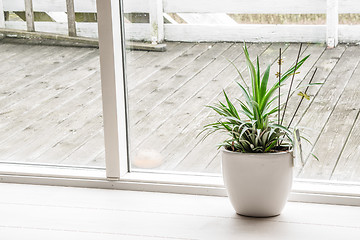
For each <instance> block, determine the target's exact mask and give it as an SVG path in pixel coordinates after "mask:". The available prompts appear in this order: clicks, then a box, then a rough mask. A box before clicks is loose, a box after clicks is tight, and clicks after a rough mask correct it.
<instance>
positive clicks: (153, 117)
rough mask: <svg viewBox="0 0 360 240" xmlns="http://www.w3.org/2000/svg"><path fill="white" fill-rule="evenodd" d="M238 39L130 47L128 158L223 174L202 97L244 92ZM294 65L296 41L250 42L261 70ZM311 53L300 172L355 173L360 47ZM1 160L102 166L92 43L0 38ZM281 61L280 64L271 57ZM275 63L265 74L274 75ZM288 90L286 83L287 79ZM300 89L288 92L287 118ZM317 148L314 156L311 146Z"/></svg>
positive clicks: (300, 118)
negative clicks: (206, 128) (239, 83)
mask: <svg viewBox="0 0 360 240" xmlns="http://www.w3.org/2000/svg"><path fill="white" fill-rule="evenodd" d="M241 47H242V44H233V43H167V51H166V52H145V51H131V52H128V53H127V69H128V77H127V83H128V95H129V119H130V121H129V122H130V139H131V141H130V142H131V145H130V148H131V158H132V159H133V163H134V166H133V167H135V168H136V167H137V168H141V167H144V168H145V167H147V168H149V167H150V168H151V167H155V169H157V170H163V171H193V172H205V173H220V156H219V152H218V151H217V147H216V144H217V143H218V142H219V139H221V137H219V136H212V137H211V138H208V139H207V140H206V141H204V142H200V138H196V136H197V134H198V133H199V131H201V129H202V128H201V127H202V126H203V125H204V124H206V123H208V122H210V121H211V120H213V119H214V116H213V115H212V113H211V112H210V111H209V109H207V108H206V107H205V105H208V104H212V103H215V102H216V101H217V100H218V99H219V100H221V99H222V95H221V91H222V89H225V90H226V92H227V93H228V95H230V96H231V97H238V96H240V93H239V91H238V88H237V87H236V86H235V83H234V80H236V79H237V73H236V71H235V70H234V68H233V66H231V64H230V63H229V61H228V60H231V61H234V62H235V64H236V65H237V66H238V68H239V69H240V70H241V71H243V75H244V76H245V77H246V76H247V72H246V71H244V70H245V62H244V56H243V54H242V50H241ZM279 48H281V49H282V51H283V59H284V68H288V67H289V66H290V65H292V64H294V62H295V60H296V55H297V52H298V49H299V44H286V43H274V44H249V52H250V55H251V56H252V58H253V59H255V57H256V56H257V55H259V57H260V61H261V63H260V66H261V67H262V69H264V68H265V67H266V65H268V64H275V65H277V64H276V60H277V57H278V51H279ZM302 49H303V53H302V55H303V56H305V55H307V54H311V57H310V58H309V59H308V61H306V62H305V64H304V65H303V67H302V68H301V70H300V73H299V74H297V75H296V78H295V81H296V85H302V84H306V83H307V82H308V81H309V79H310V76H311V75H312V73H313V71H314V70H315V68H317V69H318V70H317V73H316V76H315V79H314V81H316V82H324V84H323V85H321V86H316V87H313V88H311V89H310V90H309V93H310V97H311V99H310V101H304V102H303V104H302V105H301V107H300V111H299V114H298V115H297V116H296V117H295V121H294V123H296V124H297V125H298V126H299V127H304V129H303V132H304V133H305V134H308V135H309V136H307V137H308V138H309V139H310V140H311V141H312V142H313V146H311V145H309V144H307V143H306V142H304V143H303V148H304V153H305V156H306V160H307V161H306V164H305V166H304V167H302V166H301V165H300V164H299V163H297V167H296V174H297V176H298V177H300V178H311V179H322V180H329V179H331V180H340V181H360V161H359V158H360V143H359V142H360V119H359V112H360V89H359V87H358V86H359V85H360V66H358V65H359V61H360V58H359V56H360V47H359V46H351V45H339V46H338V47H337V48H335V49H331V50H326V49H325V46H324V45H319V44H309V45H308V44H306V45H303V48H302ZM0 56H1V58H2V66H1V67H0V81H1V85H0V109H1V111H0V118H1V122H0V126H1V128H0V136H1V138H0V152H1V154H0V160H1V161H11V162H28V163H33V162H41V163H47V164H65V165H82V166H83V165H85V166H99V167H102V166H104V165H105V161H104V144H103V132H102V124H103V123H102V108H101V89H100V76H99V59H98V58H99V57H98V50H96V49H86V48H70V47H54V46H29V45H14V44H10V43H2V44H1V43H0ZM275 68H277V66H275ZM275 72H276V71H275V70H273V72H272V73H271V76H273V77H272V81H274V79H275ZM283 89H284V92H285V90H286V87H284V88H283ZM299 100H300V97H299V96H297V95H296V94H295V95H294V96H292V97H291V99H290V102H289V105H288V110H287V115H288V116H287V118H286V119H289V117H290V115H291V114H292V113H293V112H294V110H295V108H296V106H297V103H298V101H299ZM311 151H313V152H314V153H315V154H316V156H317V157H318V158H319V161H316V160H315V159H314V158H313V157H312V156H311V155H310V154H309V153H310V152H311Z"/></svg>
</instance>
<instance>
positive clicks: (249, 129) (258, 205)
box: [201, 44, 316, 217]
mask: <svg viewBox="0 0 360 240" xmlns="http://www.w3.org/2000/svg"><path fill="white" fill-rule="evenodd" d="M243 50H244V55H245V61H246V64H247V68H248V70H249V73H250V74H249V75H250V80H251V85H250V84H249V85H250V86H248V85H247V83H246V81H245V79H244V78H243V77H242V75H241V73H240V71H239V70H238V69H237V68H236V67H235V68H236V70H237V71H238V74H239V76H240V79H241V82H237V85H238V87H239V88H240V91H241V95H242V96H241V99H236V102H237V104H238V105H239V107H238V108H236V107H235V104H233V101H231V100H230V99H229V97H228V96H227V94H226V92H225V91H223V94H224V97H225V102H221V101H219V103H218V104H215V105H213V106H208V107H210V108H211V109H212V110H214V111H215V112H216V114H217V115H219V116H220V119H219V120H218V121H215V122H213V123H210V124H208V125H206V126H204V129H203V131H202V132H201V133H206V134H204V138H206V137H207V136H209V135H211V134H212V133H215V132H218V131H220V132H224V133H226V134H227V135H228V138H227V139H226V140H225V141H224V142H222V143H220V144H219V147H220V148H221V153H222V172H223V178H224V183H225V187H226V189H227V192H228V196H229V199H230V201H231V203H232V206H233V207H234V209H235V211H236V212H237V213H238V214H240V215H245V216H253V217H270V216H276V215H279V214H280V213H281V211H282V209H283V207H284V206H285V203H286V201H287V198H288V195H289V192H290V190H291V186H292V180H293V166H294V164H293V160H294V152H293V150H294V148H295V146H296V145H297V144H298V143H299V140H300V136H299V131H298V130H297V129H294V128H292V127H291V126H290V124H291V122H292V119H291V121H290V124H289V125H287V126H284V124H283V120H284V115H285V111H286V105H287V103H288V99H289V96H290V94H291V93H292V92H294V91H296V90H292V89H291V88H292V83H293V81H294V75H295V74H296V73H298V72H297V70H298V69H299V68H300V67H301V65H302V64H303V63H304V62H305V61H306V59H307V58H308V57H309V56H306V57H304V58H303V59H301V60H300V61H299V56H300V53H301V45H300V49H299V53H298V57H297V60H296V63H295V65H294V66H292V67H290V69H288V70H287V71H286V72H285V73H284V74H281V63H282V60H281V49H280V56H279V61H278V63H279V72H277V73H276V82H275V83H273V85H272V86H271V87H268V83H269V78H270V65H269V66H268V67H267V68H266V70H265V72H264V74H263V76H262V75H261V73H260V67H259V58H257V60H256V66H254V65H253V63H252V62H251V60H250V56H249V52H248V49H247V47H246V44H244V47H243ZM233 65H234V64H233ZM234 66H235V65H234ZM315 72H316V70H315ZM315 72H314V75H315ZM314 75H313V76H312V78H313V77H314ZM290 77H292V80H291V84H290V89H289V92H288V93H287V98H286V102H285V103H283V104H280V87H281V86H282V85H283V83H284V81H286V80H287V79H289V78H290ZM312 78H311V80H310V82H309V84H307V88H306V90H305V91H304V93H302V92H300V93H299V95H301V96H302V99H301V101H302V100H303V98H304V97H306V98H308V96H307V95H306V91H307V89H308V86H310V85H313V84H312V83H311V81H312ZM301 101H300V103H299V104H301ZM297 109H298V108H297ZM281 110H282V111H283V113H282V114H281ZM296 111H297V110H296ZM295 114H296V112H295V113H294V115H293V116H295ZM281 115H282V117H281Z"/></svg>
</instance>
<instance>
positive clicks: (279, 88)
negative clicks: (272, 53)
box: [278, 48, 281, 124]
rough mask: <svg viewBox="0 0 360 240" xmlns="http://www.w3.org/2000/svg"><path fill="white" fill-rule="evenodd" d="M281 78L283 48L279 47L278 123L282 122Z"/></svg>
mask: <svg viewBox="0 0 360 240" xmlns="http://www.w3.org/2000/svg"><path fill="white" fill-rule="evenodd" d="M280 80H281V48H280V49H279V101H278V124H280V104H281V103H280V94H281V91H280Z"/></svg>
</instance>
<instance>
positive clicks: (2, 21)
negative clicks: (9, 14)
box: [0, 0, 5, 28]
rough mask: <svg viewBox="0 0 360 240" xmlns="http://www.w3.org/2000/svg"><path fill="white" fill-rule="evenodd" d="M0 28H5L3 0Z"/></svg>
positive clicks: (0, 10)
mask: <svg viewBox="0 0 360 240" xmlns="http://www.w3.org/2000/svg"><path fill="white" fill-rule="evenodd" d="M0 28H5V14H4V5H3V0H0Z"/></svg>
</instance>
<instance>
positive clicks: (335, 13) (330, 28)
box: [326, 0, 339, 48]
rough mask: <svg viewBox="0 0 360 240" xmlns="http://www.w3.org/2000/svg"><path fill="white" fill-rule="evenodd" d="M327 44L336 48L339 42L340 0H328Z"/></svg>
mask: <svg viewBox="0 0 360 240" xmlns="http://www.w3.org/2000/svg"><path fill="white" fill-rule="evenodd" d="M326 9H327V10H326V44H327V46H328V47H329V48H334V47H336V46H337V45H338V42H339V30H338V24H339V3H338V0H327V2H326Z"/></svg>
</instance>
